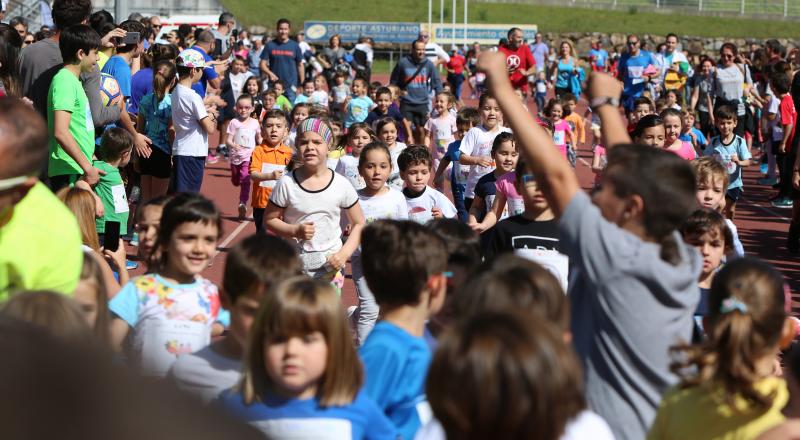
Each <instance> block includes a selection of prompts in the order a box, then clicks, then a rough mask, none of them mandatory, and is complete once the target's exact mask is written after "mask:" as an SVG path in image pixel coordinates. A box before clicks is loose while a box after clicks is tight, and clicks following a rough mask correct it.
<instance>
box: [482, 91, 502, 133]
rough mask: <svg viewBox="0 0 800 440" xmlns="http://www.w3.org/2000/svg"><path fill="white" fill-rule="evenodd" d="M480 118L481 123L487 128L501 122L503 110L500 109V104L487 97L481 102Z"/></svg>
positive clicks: (491, 127)
mask: <svg viewBox="0 0 800 440" xmlns="http://www.w3.org/2000/svg"><path fill="white" fill-rule="evenodd" d="M481 119H483V125H484V126H485V127H486V128H488V129H489V130H491V129H493V128H495V127H497V126H498V125H501V124H502V123H503V112H502V111H500V105H499V104H498V103H497V100H495V99H493V98H489V99H487V100H486V102H485V103H483V105H482V106H481Z"/></svg>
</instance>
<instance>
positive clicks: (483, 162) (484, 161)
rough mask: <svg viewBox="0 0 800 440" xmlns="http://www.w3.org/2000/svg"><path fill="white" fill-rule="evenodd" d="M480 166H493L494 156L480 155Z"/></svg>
mask: <svg viewBox="0 0 800 440" xmlns="http://www.w3.org/2000/svg"><path fill="white" fill-rule="evenodd" d="M478 166H481V167H487V168H488V167H491V166H492V158H491V157H489V156H480V157H478Z"/></svg>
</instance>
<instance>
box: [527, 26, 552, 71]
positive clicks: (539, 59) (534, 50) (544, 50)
mask: <svg viewBox="0 0 800 440" xmlns="http://www.w3.org/2000/svg"><path fill="white" fill-rule="evenodd" d="M530 50H531V54H532V55H533V61H534V62H535V66H536V72H537V73H538V72H543V71H545V69H546V68H547V54H548V53H549V52H550V48H549V47H547V43H545V42H544V41H542V33H541V32H537V33H536V38H535V39H534V41H533V43H531V45H530Z"/></svg>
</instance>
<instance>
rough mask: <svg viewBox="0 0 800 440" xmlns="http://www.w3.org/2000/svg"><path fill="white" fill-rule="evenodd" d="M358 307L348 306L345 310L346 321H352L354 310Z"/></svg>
mask: <svg viewBox="0 0 800 440" xmlns="http://www.w3.org/2000/svg"><path fill="white" fill-rule="evenodd" d="M357 309H358V306H350V307H348V308H347V319H353V315H355V314H356V310H357Z"/></svg>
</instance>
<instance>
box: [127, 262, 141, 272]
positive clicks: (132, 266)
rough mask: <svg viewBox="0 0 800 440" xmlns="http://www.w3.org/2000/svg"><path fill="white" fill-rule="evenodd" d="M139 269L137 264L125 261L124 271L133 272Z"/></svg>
mask: <svg viewBox="0 0 800 440" xmlns="http://www.w3.org/2000/svg"><path fill="white" fill-rule="evenodd" d="M137 267H139V263H137V262H135V261H131V260H125V269H128V270H133V269H136V268H137Z"/></svg>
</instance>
